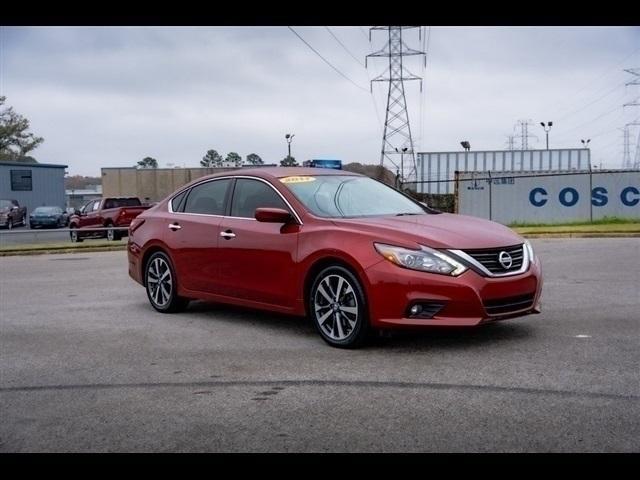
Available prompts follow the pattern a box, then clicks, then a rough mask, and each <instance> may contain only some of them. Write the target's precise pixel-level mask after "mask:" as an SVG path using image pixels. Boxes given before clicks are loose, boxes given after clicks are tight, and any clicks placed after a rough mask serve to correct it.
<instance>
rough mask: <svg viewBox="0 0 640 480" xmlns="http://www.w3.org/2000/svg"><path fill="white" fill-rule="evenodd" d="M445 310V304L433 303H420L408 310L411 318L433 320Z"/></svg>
mask: <svg viewBox="0 0 640 480" xmlns="http://www.w3.org/2000/svg"><path fill="white" fill-rule="evenodd" d="M443 308H444V303H440V302H432V301H428V300H426V301H419V302H417V303H414V304H413V305H411V306H410V307H409V309H408V313H409V317H410V318H433V317H434V316H435V315H436V314H437V313H438V312H439V311H440V310H442V309H443Z"/></svg>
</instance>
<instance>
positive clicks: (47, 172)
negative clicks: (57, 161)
mask: <svg viewBox="0 0 640 480" xmlns="http://www.w3.org/2000/svg"><path fill="white" fill-rule="evenodd" d="M65 168H67V165H54V164H50V163H13V162H0V198H7V199H15V200H17V201H18V202H19V203H20V205H23V206H26V207H27V213H28V212H32V211H33V209H34V208H36V207H40V206H43V205H52V206H57V207H60V208H65V204H66V201H65V200H66V199H65V194H64V175H65Z"/></svg>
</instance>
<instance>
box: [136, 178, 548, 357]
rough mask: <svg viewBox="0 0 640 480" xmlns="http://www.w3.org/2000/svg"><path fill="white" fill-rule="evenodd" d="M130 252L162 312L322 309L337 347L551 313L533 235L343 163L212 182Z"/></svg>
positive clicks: (172, 204) (177, 197)
mask: <svg viewBox="0 0 640 480" xmlns="http://www.w3.org/2000/svg"><path fill="white" fill-rule="evenodd" d="M128 257H129V275H130V276H131V277H132V278H133V279H134V280H136V281H137V282H138V283H140V284H142V285H144V286H145V287H146V290H147V296H148V298H149V301H150V302H151V305H152V306H153V308H155V309H156V310H157V311H159V312H164V313H168V312H176V311H179V310H182V309H184V308H185V307H186V306H187V304H188V302H189V300H191V299H202V300H208V301H213V302H221V303H229V304H235V305H244V306H247V307H253V308H260V309H265V310H271V311H275V312H281V313H286V314H294V315H300V316H305V315H308V316H310V317H311V318H312V319H313V322H314V324H315V326H316V327H317V329H318V331H319V333H320V335H321V336H322V338H323V339H324V340H325V341H326V342H327V343H329V344H330V345H333V346H336V347H355V346H358V345H360V344H362V342H363V341H364V340H365V339H366V338H367V337H368V335H369V333H371V332H372V331H374V330H380V329H386V328H399V327H423V326H473V325H479V324H482V323H485V322H490V321H495V320H501V319H505V318H511V317H518V316H523V315H527V314H531V313H539V312H540V309H539V308H540V305H539V301H540V291H541V289H542V276H541V268H540V261H539V259H538V258H537V257H536V256H535V254H534V252H533V249H532V247H531V245H530V244H529V242H527V241H525V240H524V239H523V238H521V237H520V236H518V235H517V234H516V233H514V232H513V231H512V230H510V229H509V228H507V227H505V226H503V225H500V224H498V223H494V222H490V221H487V220H482V219H479V218H475V217H468V216H463V215H453V214H448V213H441V212H438V211H435V210H432V209H430V208H429V207H427V206H425V205H424V204H421V203H419V202H416V201H415V200H413V199H411V198H410V197H408V196H406V195H404V194H403V193H400V192H399V191H397V190H395V189H393V188H391V187H388V186H386V185H384V184H382V183H380V182H378V181H376V180H373V179H371V178H368V177H365V176H362V175H358V174H355V173H351V172H346V171H340V170H328V169H327V170H325V169H319V168H257V169H251V170H239V171H235V172H227V173H221V174H216V175H211V176H207V177H203V178H199V179H198V180H196V181H194V182H191V183H190V184H188V185H186V186H184V187H182V188H180V189H179V190H178V191H177V192H175V193H174V194H172V195H170V196H169V197H168V198H166V199H165V200H163V201H162V202H159V203H158V204H157V205H156V206H154V207H153V208H151V209H149V210H147V211H145V212H144V213H142V214H141V215H139V216H138V217H136V218H135V219H134V220H133V222H132V223H131V226H130V229H129V241H128Z"/></svg>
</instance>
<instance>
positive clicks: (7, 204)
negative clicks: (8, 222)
mask: <svg viewBox="0 0 640 480" xmlns="http://www.w3.org/2000/svg"><path fill="white" fill-rule="evenodd" d="M11 207H13V203H12V202H11V200H0V208H11Z"/></svg>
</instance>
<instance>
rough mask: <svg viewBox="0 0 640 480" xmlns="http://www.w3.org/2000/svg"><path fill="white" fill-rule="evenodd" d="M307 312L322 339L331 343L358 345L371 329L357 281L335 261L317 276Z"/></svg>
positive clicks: (336, 344) (343, 346)
mask: <svg viewBox="0 0 640 480" xmlns="http://www.w3.org/2000/svg"><path fill="white" fill-rule="evenodd" d="M309 315H310V317H311V319H312V320H313V323H314V325H315V326H316V329H317V330H318V333H320V336H321V337H322V339H323V340H324V341H325V342H327V343H328V344H329V345H331V346H332V347H338V348H357V347H360V346H362V345H363V344H364V343H365V341H366V340H367V338H368V337H369V333H370V331H371V327H370V324H369V314H368V309H367V304H366V299H365V295H364V290H363V288H362V286H361V284H360V281H359V280H358V279H357V278H356V276H355V275H354V274H353V273H351V272H350V271H349V270H347V269H346V268H344V267H341V266H338V265H334V266H330V267H327V268H325V269H324V270H322V271H321V272H320V273H319V274H318V275H317V276H316V278H315V280H314V282H313V285H312V286H311V291H310V296H309Z"/></svg>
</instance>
